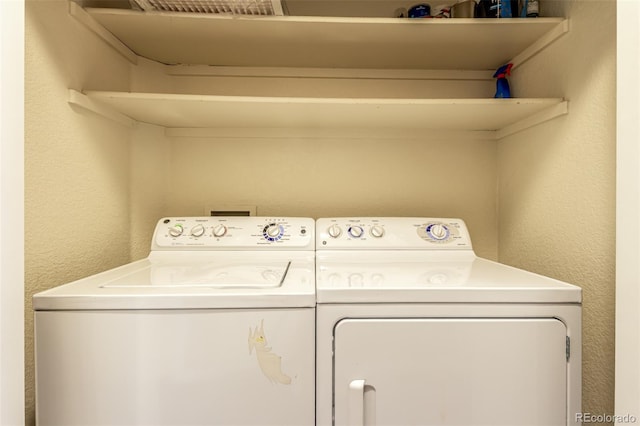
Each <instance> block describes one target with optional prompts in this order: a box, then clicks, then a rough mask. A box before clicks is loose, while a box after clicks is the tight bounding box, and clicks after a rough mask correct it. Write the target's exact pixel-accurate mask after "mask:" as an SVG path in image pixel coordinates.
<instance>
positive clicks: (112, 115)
mask: <svg viewBox="0 0 640 426" xmlns="http://www.w3.org/2000/svg"><path fill="white" fill-rule="evenodd" d="M68 102H69V104H71V105H76V106H79V107H82V108H84V109H86V110H88V111H91V112H93V113H96V114H98V115H101V116H102V117H105V118H108V119H109V120H112V121H115V122H116V123H119V124H121V125H123V126H126V127H131V128H133V127H135V126H136V124H137V123H138V122H137V121H136V120H133V119H131V118H130V117H128V116H126V115H124V114H121V113H119V112H117V111H115V110H113V109H112V108H109V107H107V106H104V105H102V104H100V103H99V102H96V101H94V100H93V99H91V98H89V97H88V96H87V95H85V94H83V93H81V92H78V91H77V90H74V89H69V99H68Z"/></svg>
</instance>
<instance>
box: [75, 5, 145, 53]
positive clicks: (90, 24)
mask: <svg viewBox="0 0 640 426" xmlns="http://www.w3.org/2000/svg"><path fill="white" fill-rule="evenodd" d="M69 15H71V17H73V18H74V19H75V20H76V21H78V22H79V23H81V24H82V25H84V26H85V27H86V28H87V29H88V30H89V31H91V32H93V33H94V34H96V35H97V36H98V37H100V38H102V40H104V42H105V43H107V44H108V45H109V46H111V48H113V49H114V50H115V51H116V52H118V53H119V54H120V55H122V56H123V57H124V58H125V59H126V60H127V61H129V62H131V63H132V64H133V65H137V64H138V55H136V53H135V52H134V51H132V50H131V49H129V48H128V47H127V45H125V44H124V43H122V42H121V41H120V40H118V38H116V37H115V36H114V35H113V34H111V33H110V32H109V31H107V30H106V29H105V28H104V27H103V26H102V25H100V24H99V23H98V22H97V21H96V20H95V19H94V18H93V17H92V16H91V15H90V14H89V13H87V12H86V11H85V10H84V9H83V8H82V6H80V5H78V4H77V3H75V2H74V1H72V0H69Z"/></svg>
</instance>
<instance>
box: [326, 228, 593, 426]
mask: <svg viewBox="0 0 640 426" xmlns="http://www.w3.org/2000/svg"><path fill="white" fill-rule="evenodd" d="M316 292H317V294H316V297H317V303H318V304H317V309H316V313H317V317H316V328H317V336H316V339H317V340H316V346H317V349H316V351H317V355H316V356H317V359H316V370H317V376H316V421H317V425H321V426H324V425H340V426H342V425H349V426H355V425H378V426H383V425H388V426H391V425H393V426H408V425H466V426H479V425H486V426H497V425H505V426H507V425H508V426H519V425H522V426H524V425H527V426H534V425H535V426H542V425H544V426H551V425H554V426H555V425H577V424H580V423H579V422H578V421H577V420H578V419H577V417H576V414H577V413H579V412H580V411H581V289H580V288H579V287H576V286H573V285H570V284H566V283H563V282H559V281H556V280H553V279H550V278H547V277H543V276H540V275H536V274H532V273H529V272H526V271H523V270H519V269H515V268H512V267H508V266H506V265H501V264H498V263H495V262H492V261H489V260H485V259H481V258H478V257H476V256H475V254H474V252H473V250H472V247H471V240H470V237H469V233H468V231H467V228H466V226H465V224H464V222H463V221H462V220H459V219H432V218H333V219H331V218H329V219H319V220H318V221H317V222H316Z"/></svg>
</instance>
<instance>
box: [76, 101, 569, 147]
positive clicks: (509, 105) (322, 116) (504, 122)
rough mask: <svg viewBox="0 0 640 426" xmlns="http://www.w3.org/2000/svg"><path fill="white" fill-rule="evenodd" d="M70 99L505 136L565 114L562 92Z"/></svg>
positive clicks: (197, 118)
mask: <svg viewBox="0 0 640 426" xmlns="http://www.w3.org/2000/svg"><path fill="white" fill-rule="evenodd" d="M69 102H70V103H72V104H76V105H80V106H82V107H84V108H88V109H91V110H93V111H95V112H99V113H101V114H103V115H105V116H108V117H110V118H113V119H116V120H119V121H121V122H123V123H127V122H128V121H130V120H133V121H134V122H135V121H137V122H144V123H149V124H155V125H159V126H163V127H167V128H286V127H292V128H380V129H382V128H400V129H402V128H409V129H425V130H426V129H431V130H456V131H496V136H497V137H504V136H507V135H509V134H512V133H515V132H517V131H520V130H523V129H525V128H528V127H531V126H533V125H536V124H538V123H540V122H543V121H547V120H550V119H552V118H554V117H557V116H560V115H563V114H566V113H567V110H568V103H567V101H565V100H563V99H562V98H543V99H525V98H522V99H518V98H514V99H369V98H358V99H354V98H344V99H343V98H291V97H248V96H209V95H207V96H203V95H184V94H159V93H129V92H106V91H87V92H85V93H84V94H82V93H80V92H77V91H74V90H70V100H69Z"/></svg>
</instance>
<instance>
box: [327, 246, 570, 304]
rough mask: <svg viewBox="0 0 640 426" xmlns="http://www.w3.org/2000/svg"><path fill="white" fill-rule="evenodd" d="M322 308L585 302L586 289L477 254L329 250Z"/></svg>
mask: <svg viewBox="0 0 640 426" xmlns="http://www.w3.org/2000/svg"><path fill="white" fill-rule="evenodd" d="M316 279H317V283H316V292H317V301H318V303H580V302H581V300H582V290H581V289H580V288H579V287H576V286H574V285H571V284H567V283H564V282H561V281H558V280H555V279H552V278H548V277H544V276H541V275H537V274H533V273H531V272H527V271H524V270H521V269H516V268H513V267H510V266H507V265H503V264H499V263H496V262H492V261H490V260H486V259H481V258H477V257H476V256H475V255H474V254H473V253H472V252H451V251H449V252H437V251H430V252H425V251H421V252H419V251H385V250H380V251H366V252H365V251H359V252H358V251H349V252H345V251H333V252H331V251H327V252H324V253H320V252H318V254H317V259H316Z"/></svg>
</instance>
